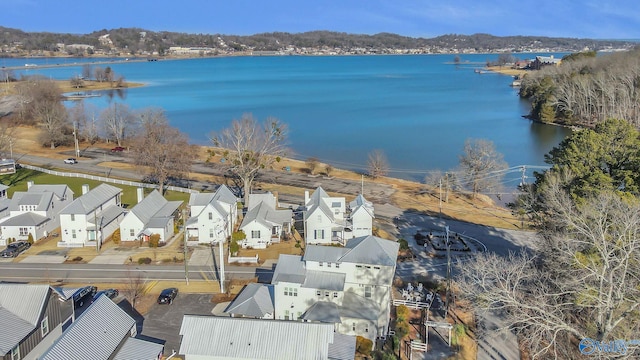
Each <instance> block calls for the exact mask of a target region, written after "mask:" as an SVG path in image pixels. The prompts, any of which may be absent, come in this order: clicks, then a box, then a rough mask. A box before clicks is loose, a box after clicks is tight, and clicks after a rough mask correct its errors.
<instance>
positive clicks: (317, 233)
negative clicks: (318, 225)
mask: <svg viewBox="0 0 640 360" xmlns="http://www.w3.org/2000/svg"><path fill="white" fill-rule="evenodd" d="M313 238H314V239H324V230H313Z"/></svg>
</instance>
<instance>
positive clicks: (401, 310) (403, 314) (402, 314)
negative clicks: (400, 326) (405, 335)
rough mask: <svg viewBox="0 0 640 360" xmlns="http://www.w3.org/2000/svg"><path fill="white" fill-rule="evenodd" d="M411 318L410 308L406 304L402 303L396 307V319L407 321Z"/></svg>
mask: <svg viewBox="0 0 640 360" xmlns="http://www.w3.org/2000/svg"><path fill="white" fill-rule="evenodd" d="M408 318H409V308H408V307H407V306H406V305H400V306H398V307H397V308H396V321H406V320H407V319H408Z"/></svg>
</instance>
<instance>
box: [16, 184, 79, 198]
mask: <svg viewBox="0 0 640 360" xmlns="http://www.w3.org/2000/svg"><path fill="white" fill-rule="evenodd" d="M27 192H30V193H33V192H52V193H54V194H56V196H57V197H58V198H59V199H63V198H65V197H66V196H67V195H73V191H72V190H71V189H70V188H69V187H68V186H67V185H64V184H47V185H40V184H39V185H31V187H29V190H28V191H27Z"/></svg>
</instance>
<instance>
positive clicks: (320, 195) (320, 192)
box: [305, 186, 331, 205]
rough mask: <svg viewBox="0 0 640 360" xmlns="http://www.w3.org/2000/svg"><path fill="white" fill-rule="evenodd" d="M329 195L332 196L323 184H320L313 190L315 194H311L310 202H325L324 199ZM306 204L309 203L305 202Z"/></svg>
mask: <svg viewBox="0 0 640 360" xmlns="http://www.w3.org/2000/svg"><path fill="white" fill-rule="evenodd" d="M328 197H331V196H329V194H327V192H326V191H324V189H323V188H322V186H318V187H317V188H316V190H315V191H314V192H313V194H311V196H309V202H311V203H313V204H319V203H321V202H323V201H322V199H324V198H328ZM305 205H308V203H307V204H305Z"/></svg>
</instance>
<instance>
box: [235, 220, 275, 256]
mask: <svg viewBox="0 0 640 360" xmlns="http://www.w3.org/2000/svg"><path fill="white" fill-rule="evenodd" d="M241 230H242V231H243V232H244V233H245V235H247V238H246V239H245V240H243V241H242V245H243V246H245V247H247V246H251V247H253V248H256V249H263V248H265V247H266V246H267V245H268V244H269V243H270V242H271V229H270V228H268V227H266V226H264V225H262V224H260V223H259V222H257V221H252V222H250V223H248V224H246V225H245V226H244V227H242V228H241ZM253 231H259V232H260V237H259V238H255V239H254V238H253V235H252V232H253Z"/></svg>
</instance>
